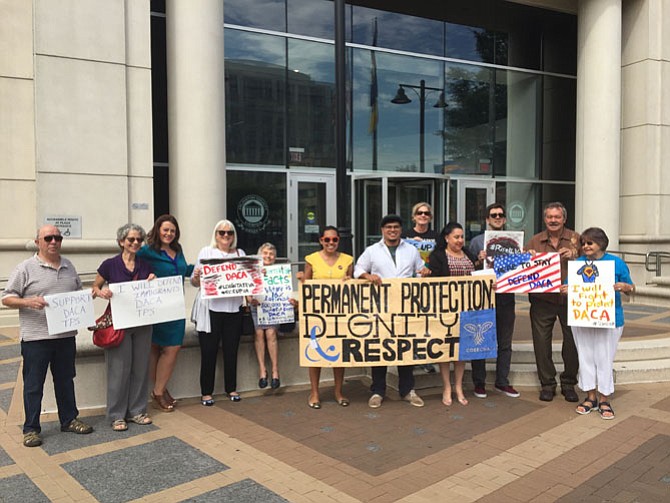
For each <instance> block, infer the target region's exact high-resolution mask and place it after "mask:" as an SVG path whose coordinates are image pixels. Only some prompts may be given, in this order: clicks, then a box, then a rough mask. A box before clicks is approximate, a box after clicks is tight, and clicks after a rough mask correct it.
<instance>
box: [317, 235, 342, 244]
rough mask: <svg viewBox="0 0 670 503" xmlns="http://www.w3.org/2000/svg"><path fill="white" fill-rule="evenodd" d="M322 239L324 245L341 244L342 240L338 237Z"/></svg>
mask: <svg viewBox="0 0 670 503" xmlns="http://www.w3.org/2000/svg"><path fill="white" fill-rule="evenodd" d="M321 239H323V242H324V243H330V242H331V241H332V242H333V243H339V242H340V238H338V237H337V236H335V237H334V238H321Z"/></svg>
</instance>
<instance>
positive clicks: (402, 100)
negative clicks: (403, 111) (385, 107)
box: [391, 86, 412, 105]
mask: <svg viewBox="0 0 670 503" xmlns="http://www.w3.org/2000/svg"><path fill="white" fill-rule="evenodd" d="M391 103H395V104H396V105H406V104H407V103H412V100H410V99H409V98H408V97H407V95H406V94H405V90H404V89H403V87H402V86H400V87H398V92H397V93H396V95H395V98H393V99H392V100H391Z"/></svg>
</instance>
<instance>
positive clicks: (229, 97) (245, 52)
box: [225, 30, 286, 165]
mask: <svg viewBox="0 0 670 503" xmlns="http://www.w3.org/2000/svg"><path fill="white" fill-rule="evenodd" d="M225 37H226V40H225V51H226V64H225V68H226V158H227V160H228V162H236V163H248V164H282V165H283V164H285V151H286V149H285V141H284V133H285V123H286V109H285V103H286V39H284V38H282V37H275V36H271V35H261V34H256V33H245V32H241V31H238V30H226V32H225Z"/></svg>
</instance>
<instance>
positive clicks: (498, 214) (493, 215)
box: [489, 213, 505, 218]
mask: <svg viewBox="0 0 670 503" xmlns="http://www.w3.org/2000/svg"><path fill="white" fill-rule="evenodd" d="M489 218H505V214H504V213H491V214H489Z"/></svg>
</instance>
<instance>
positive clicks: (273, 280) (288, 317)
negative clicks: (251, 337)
mask: <svg viewBox="0 0 670 503" xmlns="http://www.w3.org/2000/svg"><path fill="white" fill-rule="evenodd" d="M263 287H264V289H265V297H264V299H263V302H261V303H260V304H259V305H258V324H259V325H280V324H282V323H293V322H294V321H295V312H294V310H293V306H292V305H291V303H290V302H289V299H290V298H291V295H292V293H293V282H292V281H291V266H290V264H279V265H269V266H266V267H265V274H264V275H263Z"/></svg>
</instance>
